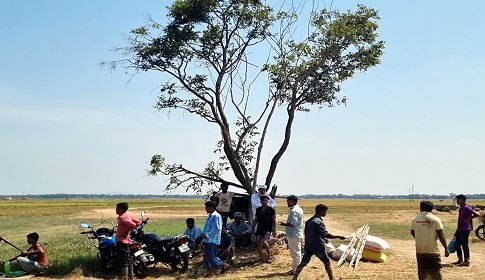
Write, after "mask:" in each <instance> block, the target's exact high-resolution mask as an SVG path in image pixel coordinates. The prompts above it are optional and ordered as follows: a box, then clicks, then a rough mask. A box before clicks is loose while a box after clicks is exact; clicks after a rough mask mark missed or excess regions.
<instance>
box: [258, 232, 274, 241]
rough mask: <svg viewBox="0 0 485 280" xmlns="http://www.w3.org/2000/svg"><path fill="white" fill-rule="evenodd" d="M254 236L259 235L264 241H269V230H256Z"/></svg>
mask: <svg viewBox="0 0 485 280" xmlns="http://www.w3.org/2000/svg"><path fill="white" fill-rule="evenodd" d="M256 236H261V239H262V240H264V241H270V240H271V232H269V231H266V232H256Z"/></svg>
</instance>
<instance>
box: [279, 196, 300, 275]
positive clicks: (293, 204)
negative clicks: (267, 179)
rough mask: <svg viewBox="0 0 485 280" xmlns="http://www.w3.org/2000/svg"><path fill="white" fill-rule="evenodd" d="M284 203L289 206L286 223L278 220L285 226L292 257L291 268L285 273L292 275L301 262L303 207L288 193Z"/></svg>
mask: <svg viewBox="0 0 485 280" xmlns="http://www.w3.org/2000/svg"><path fill="white" fill-rule="evenodd" d="M286 203H287V205H288V207H289V208H290V212H289V213H288V218H287V219H286V223H283V222H280V223H279V224H280V225H281V226H284V227H285V233H286V238H287V240H288V249H289V250H290V255H291V258H292V259H293V263H292V269H291V270H290V271H288V272H287V273H286V275H294V274H295V272H296V268H297V267H298V265H299V264H300V262H301V247H302V243H303V209H301V207H300V205H298V204H297V203H298V198H297V197H296V196H294V195H290V196H288V197H287V198H286Z"/></svg>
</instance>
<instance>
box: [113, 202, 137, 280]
mask: <svg viewBox="0 0 485 280" xmlns="http://www.w3.org/2000/svg"><path fill="white" fill-rule="evenodd" d="M126 211H128V203H126V202H120V203H118V204H116V214H118V228H117V230H116V238H115V244H116V245H115V246H116V251H117V252H118V260H119V263H120V264H121V275H122V277H123V279H134V276H133V260H132V259H131V254H130V244H131V239H130V232H131V231H132V230H133V229H134V228H136V227H137V226H139V225H140V224H141V221H140V220H138V219H135V218H133V217H131V216H130V215H128V214H127V213H126Z"/></svg>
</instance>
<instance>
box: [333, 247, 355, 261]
mask: <svg viewBox="0 0 485 280" xmlns="http://www.w3.org/2000/svg"><path fill="white" fill-rule="evenodd" d="M347 248H349V246H347V245H345V244H341V245H340V246H338V248H337V249H336V250H335V252H333V254H332V259H334V260H340V257H342V255H343V254H344V252H345V251H347ZM354 254H355V249H354V248H352V250H350V254H348V255H347V257H346V258H345V260H346V261H348V262H350V261H351V260H352V257H353V256H354Z"/></svg>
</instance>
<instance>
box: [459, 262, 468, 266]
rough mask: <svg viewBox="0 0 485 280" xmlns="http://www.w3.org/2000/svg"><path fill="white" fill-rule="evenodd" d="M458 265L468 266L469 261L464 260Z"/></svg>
mask: <svg viewBox="0 0 485 280" xmlns="http://www.w3.org/2000/svg"><path fill="white" fill-rule="evenodd" d="M458 266H470V262H469V261H464V262H462V263H460V264H459V265H458Z"/></svg>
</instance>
